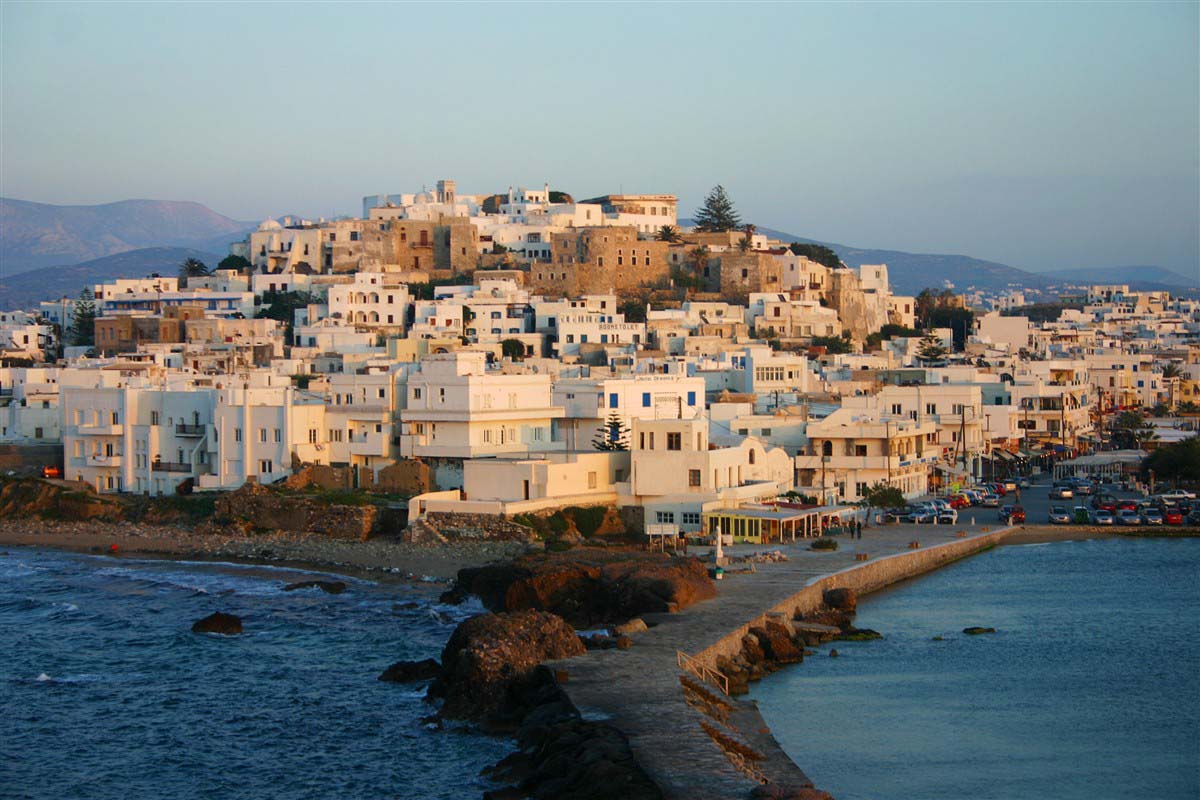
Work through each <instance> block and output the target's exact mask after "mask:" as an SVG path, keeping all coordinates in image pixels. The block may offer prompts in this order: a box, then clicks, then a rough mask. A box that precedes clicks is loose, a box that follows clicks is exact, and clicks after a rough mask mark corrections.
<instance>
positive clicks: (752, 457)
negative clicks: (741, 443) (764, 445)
mask: <svg viewBox="0 0 1200 800" xmlns="http://www.w3.org/2000/svg"><path fill="white" fill-rule="evenodd" d="M750 463H751V464H753V463H754V448H753V447H751V448H750Z"/></svg>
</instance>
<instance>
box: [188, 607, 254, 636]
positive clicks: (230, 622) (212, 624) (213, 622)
mask: <svg viewBox="0 0 1200 800" xmlns="http://www.w3.org/2000/svg"><path fill="white" fill-rule="evenodd" d="M241 632H242V620H241V618H240V617H236V616H234V615H233V614H223V613H221V612H220V611H217V612H214V613H212V614H209V615H208V616H207V617H205V618H204V619H201V620H197V621H196V622H195V623H193V624H192V633H219V634H221V635H223V636H234V635H236V634H239V633H241Z"/></svg>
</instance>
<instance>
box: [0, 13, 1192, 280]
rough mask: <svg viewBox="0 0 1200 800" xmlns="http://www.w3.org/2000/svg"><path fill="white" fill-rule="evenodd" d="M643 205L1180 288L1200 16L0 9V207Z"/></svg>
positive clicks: (846, 240) (304, 210) (340, 210)
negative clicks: (632, 199)
mask: <svg viewBox="0 0 1200 800" xmlns="http://www.w3.org/2000/svg"><path fill="white" fill-rule="evenodd" d="M439 178H454V179H456V180H457V182H458V188H459V192H460V193H493V192H500V191H505V190H507V188H508V186H510V185H525V186H541V185H542V183H543V182H545V181H549V182H550V183H551V185H552V186H553V187H554V188H556V189H561V190H563V191H568V192H570V193H572V194H573V195H574V196H575V197H577V198H583V197H590V196H595V195H599V194H604V193H608V192H619V191H624V192H667V193H673V194H676V195H678V196H679V199H680V215H681V216H687V215H690V214H691V213H692V212H693V211H694V210H695V208H696V207H698V206H699V204H700V203H701V202H702V200H703V198H704V196H705V194H706V193H707V192H708V190H709V189H710V188H711V187H712V186H714V185H716V184H722V185H724V186H725V188H726V190H727V191H728V192H729V194H730V195H731V197H732V198H733V200H734V201H735V203H736V204H737V207H738V209H739V211H740V212H741V214H742V216H743V218H744V219H745V220H747V221H750V222H754V223H755V224H757V225H759V226H762V227H770V228H775V229H779V230H784V231H787V232H789V233H793V234H796V235H799V236H804V237H808V238H813V239H818V240H822V241H829V242H838V243H842V244H849V245H857V246H863V247H877V248H887V249H897V250H907V251H911V252H939V253H961V254H967V255H972V256H975V257H978V258H984V259H989V260H994V261H999V262H1002V263H1006V264H1010V265H1012V266H1017V267H1021V268H1025V269H1032V270H1035V271H1037V270H1047V269H1059V268H1061V269H1067V268H1082V267H1103V266H1118V265H1130V264H1153V265H1158V266H1162V267H1166V268H1169V269H1173V270H1175V271H1177V272H1180V273H1183V274H1185V275H1189V276H1197V275H1200V4H1198V3H1196V2H1183V3H1155V2H1138V3H1129V4H1123V3H1103V4H1090V3H1061V4H1055V3H1022V4H1017V3H1013V4H1004V3H986V4H984V3H971V4H966V3H963V4H956V3H949V2H945V3H924V4H900V3H861V4H849V3H805V4H787V3H763V4H757V3H739V4H736V5H733V4H721V3H703V4H702V3H654V2H636V3H607V4H598V3H597V4H591V3H572V4H565V3H523V4H516V3H514V4H507V3H487V4H473V3H459V4H450V3H443V4H395V3H361V4H356V3H339V4H323V3H303V2H293V3H249V2H247V3H204V4H189V3H165V2H163V3H103V2H96V3H86V4H71V3H52V2H37V3H26V2H18V1H16V0H5V2H3V3H0V194H2V195H3V196H6V197H15V198H20V199H24V200H34V201H38V202H46V203H58V204H90V203H103V202H111V201H115V200H123V199H129V198H152V199H159V200H194V201H197V202H201V203H204V204H205V205H207V206H209V207H210V208H212V209H213V210H215V211H217V212H219V213H222V214H226V215H228V216H231V217H234V218H237V219H243V220H258V219H263V218H265V217H268V216H279V215H282V214H288V213H295V214H301V215H305V216H314V217H315V216H332V215H335V214H357V213H360V208H361V198H362V197H363V196H364V195H367V194H378V193H385V192H386V193H400V192H411V191H419V190H420V189H421V187H422V186H430V187H432V186H433V185H434V183H435V182H436V181H437V180H438V179H439Z"/></svg>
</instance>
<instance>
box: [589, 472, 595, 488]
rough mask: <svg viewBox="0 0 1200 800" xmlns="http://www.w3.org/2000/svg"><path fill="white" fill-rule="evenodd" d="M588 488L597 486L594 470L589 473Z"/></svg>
mask: <svg viewBox="0 0 1200 800" xmlns="http://www.w3.org/2000/svg"><path fill="white" fill-rule="evenodd" d="M588 488H589V489H595V488H596V473H594V472H589V473H588Z"/></svg>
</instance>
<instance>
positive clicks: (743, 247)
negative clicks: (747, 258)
mask: <svg viewBox="0 0 1200 800" xmlns="http://www.w3.org/2000/svg"><path fill="white" fill-rule="evenodd" d="M756 230H758V229H757V228H755V227H754V226H753V225H747V226H746V227H745V235H744V236H742V238H741V239H738V250H740V251H741V252H743V253H748V252H750V248H751V247H753V246H754V232H755V231H756Z"/></svg>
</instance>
